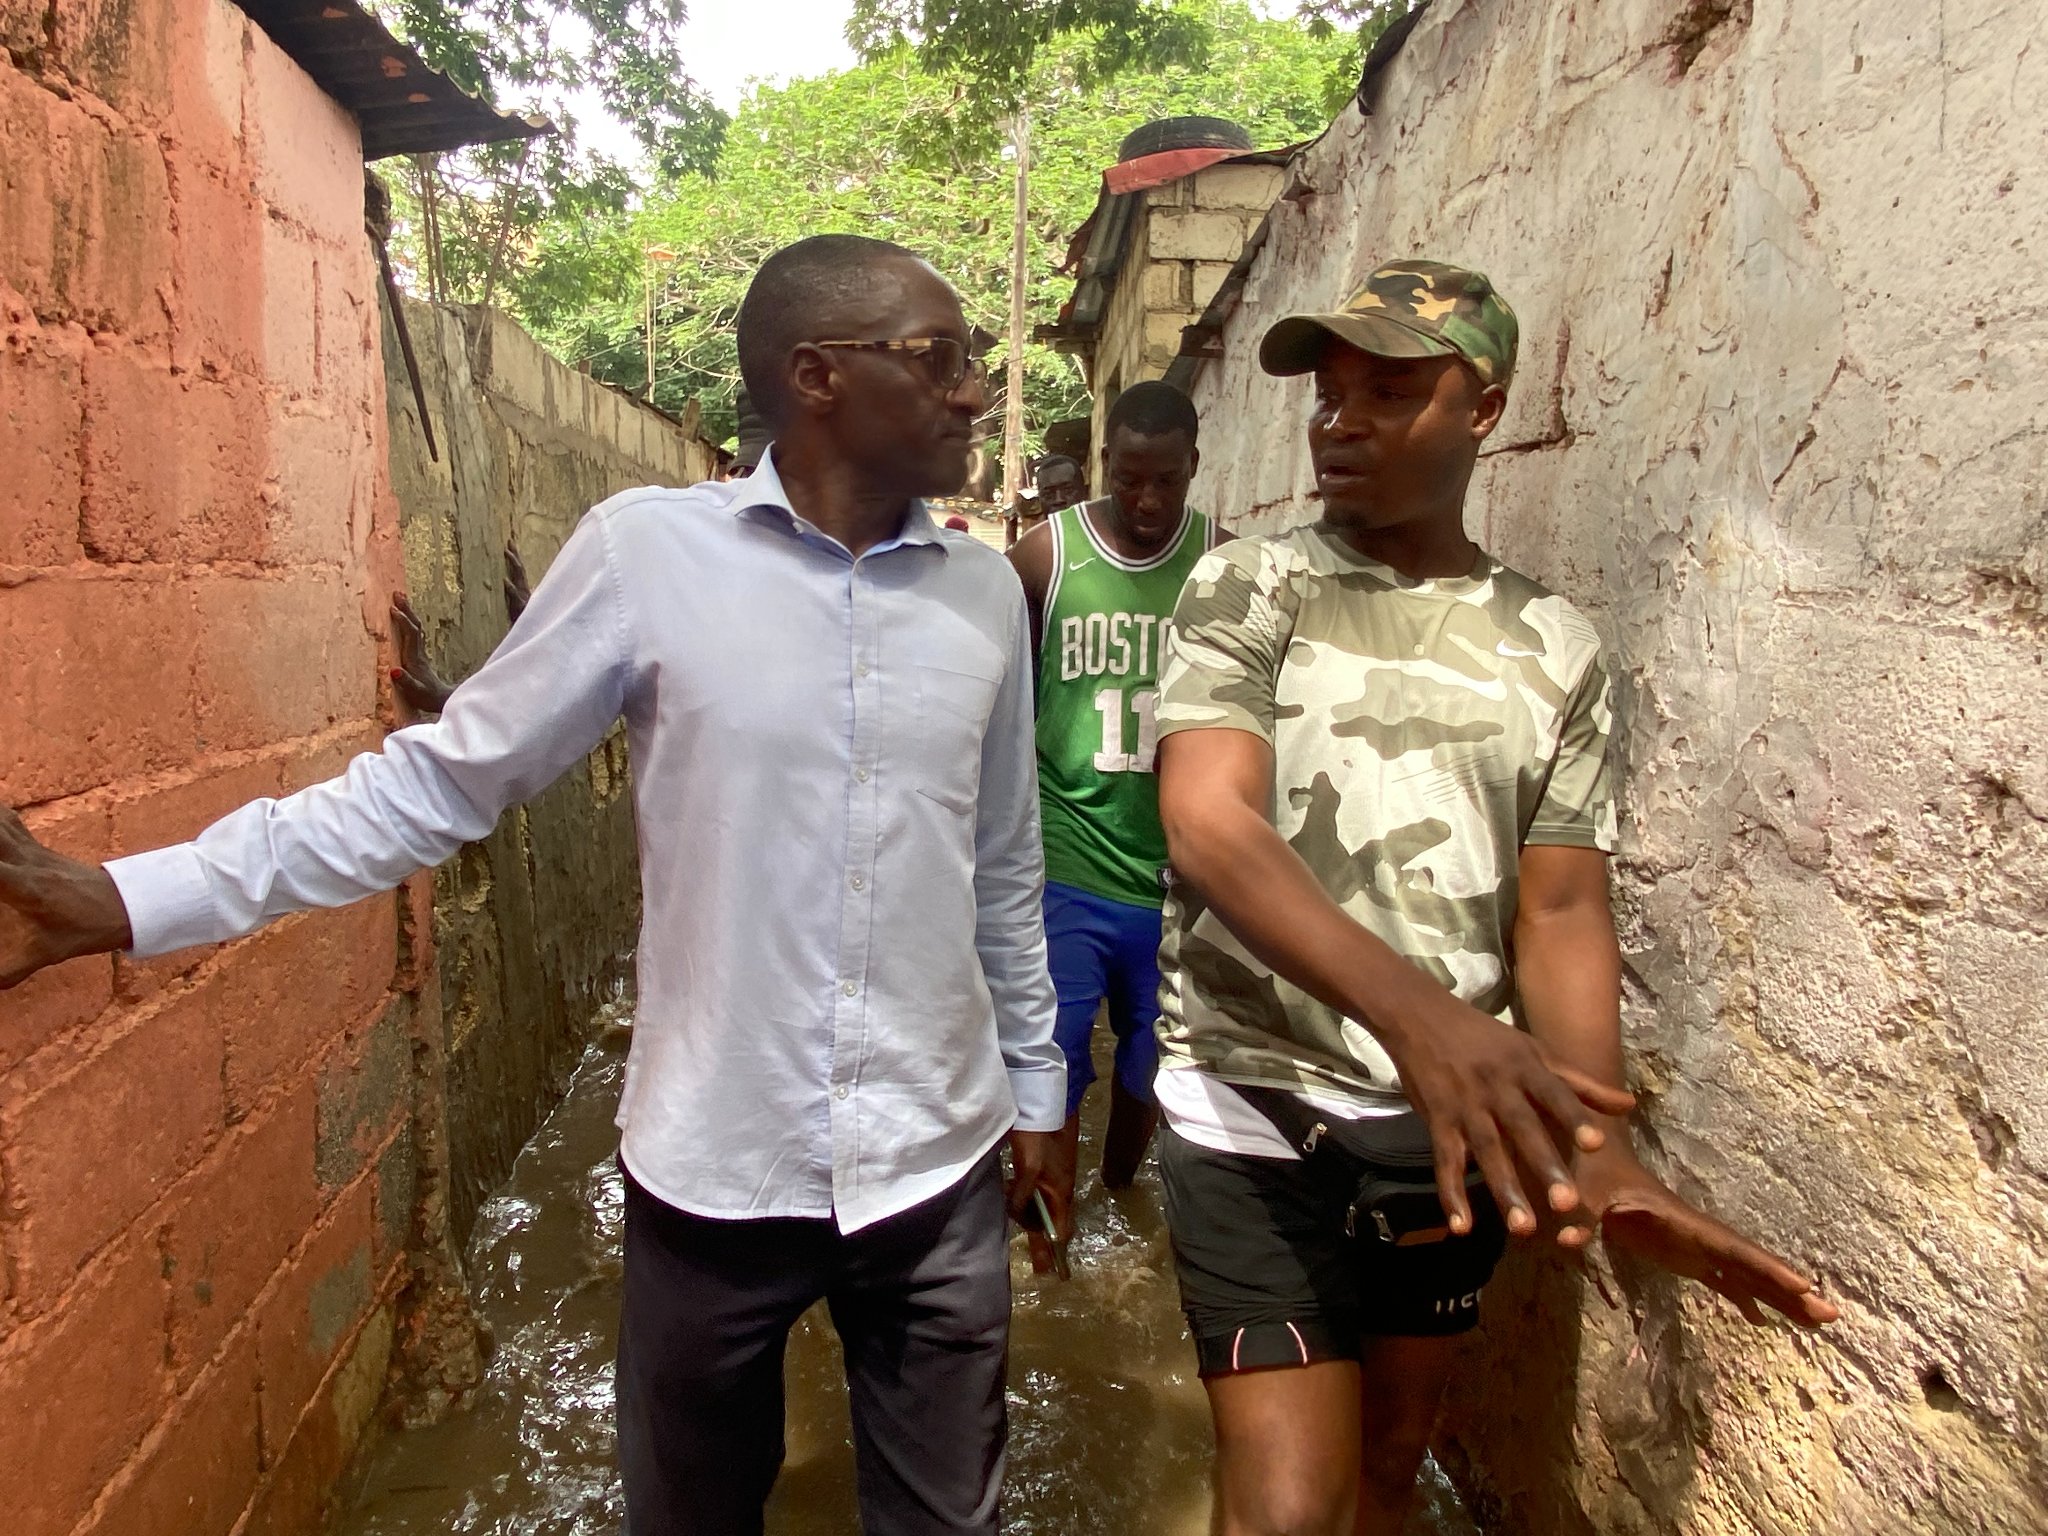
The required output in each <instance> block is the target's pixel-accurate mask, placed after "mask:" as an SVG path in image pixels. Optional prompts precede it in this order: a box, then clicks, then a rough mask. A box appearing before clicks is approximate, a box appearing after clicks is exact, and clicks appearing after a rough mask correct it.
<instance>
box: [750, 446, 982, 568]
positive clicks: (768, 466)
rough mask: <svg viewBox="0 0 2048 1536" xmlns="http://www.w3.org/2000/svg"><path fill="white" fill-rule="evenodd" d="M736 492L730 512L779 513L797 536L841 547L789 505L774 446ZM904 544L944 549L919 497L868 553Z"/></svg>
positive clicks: (780, 518)
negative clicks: (899, 524)
mask: <svg viewBox="0 0 2048 1536" xmlns="http://www.w3.org/2000/svg"><path fill="white" fill-rule="evenodd" d="M735 483H736V484H737V485H738V486H739V487H740V491H739V494H738V495H737V496H735V497H734V498H733V500H732V513H733V516H735V517H743V516H745V515H746V514H747V513H749V512H767V513H770V514H780V515H779V516H778V517H776V518H775V520H776V521H777V522H782V523H785V524H786V525H787V526H788V527H789V528H790V529H791V530H792V531H794V532H795V533H797V534H798V535H799V536H801V535H804V534H809V535H810V536H811V537H813V538H817V539H822V540H824V541H825V542H827V543H829V544H832V545H833V546H835V547H838V548H843V547H844V546H842V545H840V544H839V541H838V540H837V539H835V538H833V537H832V536H831V535H830V534H828V533H825V532H823V531H822V530H820V529H819V528H818V527H817V525H816V524H814V523H812V522H811V521H809V520H808V519H807V518H805V517H804V515H803V514H802V513H800V512H798V511H797V509H796V508H795V507H793V506H791V505H790V501H789V492H788V491H786V490H784V489H783V486H782V472H781V471H780V470H779V469H777V468H776V464H775V449H774V448H773V447H772V446H771V447H770V448H769V449H768V451H767V452H766V453H764V454H762V455H761V462H760V463H759V464H758V465H756V466H755V468H754V472H753V473H752V474H751V475H748V476H747V477H746V478H745V479H743V480H740V481H737V482H735ZM905 544H930V545H932V546H933V547H934V548H936V549H937V550H938V551H939V552H940V553H941V554H944V553H945V552H946V541H945V539H944V538H943V537H941V536H940V533H939V525H938V524H937V523H936V522H934V521H933V520H932V514H931V510H930V509H929V508H928V507H926V506H925V504H924V502H923V500H922V499H919V498H913V499H912V501H911V503H910V511H909V512H908V513H906V514H905V515H904V518H903V527H902V529H901V530H900V531H899V532H898V533H897V534H896V536H895V537H894V538H889V539H884V540H882V541H881V542H880V543H879V544H877V545H875V546H874V547H873V548H872V549H870V550H868V553H869V554H871V555H873V554H880V553H882V552H884V551H886V550H891V549H895V548H897V547H899V546H901V545H905Z"/></svg>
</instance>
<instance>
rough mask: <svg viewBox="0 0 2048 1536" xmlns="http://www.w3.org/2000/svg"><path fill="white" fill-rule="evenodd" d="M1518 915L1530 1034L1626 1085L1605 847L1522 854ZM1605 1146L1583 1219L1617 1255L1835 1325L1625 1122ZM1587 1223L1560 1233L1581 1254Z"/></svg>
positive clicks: (1556, 1053)
mask: <svg viewBox="0 0 2048 1536" xmlns="http://www.w3.org/2000/svg"><path fill="white" fill-rule="evenodd" d="M1521 876H1522V889H1521V899H1520V901H1519V903H1518V905H1517V907H1516V911H1515V982H1516V986H1517V988H1518V989H1519V991H1520V993H1521V999H1522V1009H1523V1013H1524V1015H1525V1017H1526V1018H1527V1019H1528V1023H1529V1032H1530V1033H1531V1034H1532V1035H1534V1036H1535V1037H1536V1039H1537V1041H1538V1042H1539V1043H1540V1044H1541V1045H1542V1046H1543V1048H1544V1049H1545V1051H1547V1052H1548V1053H1549V1056H1550V1059H1551V1060H1553V1061H1555V1062H1557V1063H1559V1064H1560V1065H1562V1066H1566V1067H1570V1068H1573V1069H1575V1070H1576V1071H1578V1072H1581V1073H1583V1074H1585V1075H1586V1076H1587V1077H1589V1078H1592V1079H1594V1080H1595V1081H1597V1082H1603V1083H1609V1084H1612V1085H1614V1086H1616V1087H1619V1086H1620V1085H1621V1083H1622V1081H1623V1073H1622V1057H1621V946H1620V944H1619V943H1617V942H1616V940H1615V936H1614V917H1613V913H1612V910H1611V909H1610V907H1609V905H1608V898H1607V856H1606V855H1605V854H1604V853H1602V852H1600V850H1598V849H1597V848H1568V847H1530V848H1525V849H1523V850H1522V857H1521ZM1604 1125H1605V1129H1606V1131H1607V1139H1606V1142H1605V1144H1604V1145H1603V1146H1602V1147H1600V1148H1599V1149H1597V1150H1593V1151H1581V1152H1580V1153H1579V1155H1578V1158H1577V1164H1576V1167H1575V1169H1574V1172H1575V1173H1576V1175H1577V1177H1578V1182H1579V1187H1580V1189H1581V1191H1582V1192H1583V1193H1584V1195H1585V1199H1586V1205H1587V1213H1588V1214H1589V1215H1591V1216H1592V1217H1593V1218H1594V1219H1595V1220H1596V1221H1598V1222H1599V1224H1600V1230H1601V1235H1602V1237H1603V1238H1604V1239H1605V1240H1606V1241H1607V1242H1608V1243H1609V1244H1610V1245H1613V1246H1615V1247H1619V1248H1623V1249H1626V1250H1629V1251H1631V1252H1634V1253H1636V1254H1637V1255H1639V1256H1640V1257H1642V1258H1645V1259H1648V1260H1649V1261H1650V1262H1652V1263H1654V1264H1657V1265H1659V1266H1661V1267H1662V1268H1665V1269H1668V1270H1671V1271H1672V1272H1673V1273H1675V1274H1681V1275H1685V1276H1687V1277H1689V1278H1691V1279H1694V1280H1699V1281H1701V1282H1703V1283H1704V1284H1706V1285H1709V1286H1711V1287H1713V1289H1715V1290H1716V1291H1719V1292H1720V1293H1721V1294H1722V1295H1723V1296H1726V1297H1727V1298H1728V1299H1729V1300H1731V1301H1733V1302H1734V1303H1735V1304H1736V1306H1738V1307H1739V1308H1741V1309H1742V1312H1743V1315H1744V1316H1746V1317H1748V1318H1749V1319H1750V1321H1752V1322H1762V1321H1763V1314H1762V1313H1761V1311H1759V1309H1758V1303H1759V1302H1761V1303H1762V1304H1763V1305H1764V1306H1768V1307H1772V1308H1775V1309H1776V1310H1777V1311H1779V1312H1782V1313H1784V1314H1785V1315H1786V1316H1787V1317H1789V1318H1791V1319H1792V1320H1793V1321H1794V1322H1795V1323H1799V1324H1801V1325H1802V1326H1804V1327H1809V1328H1811V1327H1817V1326H1819V1325H1820V1324H1822V1323H1826V1322H1832V1321H1833V1320H1834V1318H1835V1316H1836V1311H1835V1308H1834V1306H1833V1305H1832V1304H1830V1303H1829V1302H1828V1301H1826V1300H1825V1299H1823V1298H1822V1297H1821V1296H1819V1295H1817V1294H1816V1293H1815V1292H1814V1284H1813V1281H1812V1280H1811V1279H1809V1278H1808V1277H1806V1276H1805V1275H1802V1274H1800V1273H1799V1272H1798V1271H1797V1270H1794V1269H1793V1268H1792V1267H1791V1266H1790V1265H1788V1264H1786V1263H1785V1262H1784V1261H1783V1260H1782V1259H1780V1258H1778V1257H1777V1256H1776V1255H1775V1254H1772V1253H1770V1252H1768V1251H1767V1250H1765V1249H1763V1248H1761V1247H1759V1246H1758V1245H1757V1244H1755V1243H1753V1242H1751V1241H1750V1240H1749V1239H1748V1238H1746V1237H1744V1236H1742V1234H1740V1233H1739V1232H1736V1231H1734V1230H1733V1229H1732V1228H1730V1227H1727V1226H1724V1225H1723V1224H1722V1223H1721V1222H1718V1221H1716V1220H1715V1219H1714V1218H1713V1217H1711V1216H1709V1215H1707V1214H1706V1213H1705V1212H1703V1211H1700V1210H1698V1209H1696V1208H1695V1207H1694V1206H1692V1205H1690V1204H1688V1203H1687V1202H1686V1201H1684V1200H1682V1199H1680V1198H1679V1196H1678V1195H1677V1194H1676V1193H1674V1192H1673V1191H1672V1190H1671V1189H1670V1188H1669V1187H1668V1186H1666V1185H1665V1184H1664V1183H1663V1182H1662V1181H1661V1180H1659V1179H1658V1178H1657V1177H1656V1176H1655V1175H1654V1174H1652V1173H1651V1172H1650V1171H1649V1170H1648V1169H1647V1168H1645V1167H1643V1166H1642V1164H1641V1163H1639V1162H1637V1161H1636V1156H1635V1152H1634V1150H1633V1148H1632V1147H1631V1146H1630V1143H1629V1132H1628V1125H1627V1123H1626V1122H1625V1121H1622V1120H1618V1119H1609V1120H1606V1121H1605V1122H1604ZM1586 1236H1587V1229H1586V1228H1585V1227H1584V1226H1583V1225H1572V1226H1566V1227H1564V1228H1562V1229H1561V1230H1560V1232H1559V1234H1558V1239H1559V1241H1560V1242H1562V1243H1563V1244H1565V1246H1567V1247H1577V1246H1580V1245H1581V1244H1583V1243H1584V1242H1585V1240H1586Z"/></svg>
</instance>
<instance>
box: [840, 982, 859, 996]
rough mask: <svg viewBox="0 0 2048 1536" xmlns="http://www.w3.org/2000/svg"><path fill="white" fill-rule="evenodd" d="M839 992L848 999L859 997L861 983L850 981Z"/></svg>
mask: <svg viewBox="0 0 2048 1536" xmlns="http://www.w3.org/2000/svg"><path fill="white" fill-rule="evenodd" d="M839 990H840V991H842V992H844V993H845V994H846V995H847V996H848V997H857V996H859V995H860V983H859V982H856V981H849V982H848V983H846V985H845V986H843V987H841V988H840V989H839Z"/></svg>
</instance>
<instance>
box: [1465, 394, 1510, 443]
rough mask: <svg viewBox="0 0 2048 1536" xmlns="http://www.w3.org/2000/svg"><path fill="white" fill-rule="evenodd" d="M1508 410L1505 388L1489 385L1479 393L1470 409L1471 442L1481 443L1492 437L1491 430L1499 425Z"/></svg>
mask: <svg viewBox="0 0 2048 1536" xmlns="http://www.w3.org/2000/svg"><path fill="white" fill-rule="evenodd" d="M1507 408H1508V392H1507V389H1506V387H1505V386H1503V385H1500V384H1489V385H1487V386H1486V387H1485V388H1484V389H1482V390H1480V391H1479V399H1478V400H1477V402H1475V403H1474V405H1473V407H1472V440H1473V441H1474V442H1475V443H1483V442H1485V441H1486V440H1487V438H1489V437H1491V436H1492V435H1493V429H1494V428H1495V427H1497V426H1499V425H1500V419H1501V417H1502V415H1503V414H1505V413H1506V411H1507Z"/></svg>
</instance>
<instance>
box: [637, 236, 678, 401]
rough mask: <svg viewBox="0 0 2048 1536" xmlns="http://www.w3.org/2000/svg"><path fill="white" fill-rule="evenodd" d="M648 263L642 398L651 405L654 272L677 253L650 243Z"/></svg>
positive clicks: (643, 304) (643, 288)
mask: <svg viewBox="0 0 2048 1536" xmlns="http://www.w3.org/2000/svg"><path fill="white" fill-rule="evenodd" d="M646 255H647V264H646V266H645V267H644V268H643V269H642V276H641V286H640V302H641V319H642V321H643V323H644V324H645V326H646V330H647V388H646V389H645V391H644V392H643V393H642V396H641V398H642V399H644V400H646V401H647V402H648V403H649V404H650V405H651V404H653V403H654V273H655V269H656V268H657V267H659V266H660V265H661V264H662V263H663V262H665V261H674V260H675V259H676V253H675V252H674V251H672V250H670V249H669V248H668V247H667V246H665V245H650V246H648V247H647V250H646Z"/></svg>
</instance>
